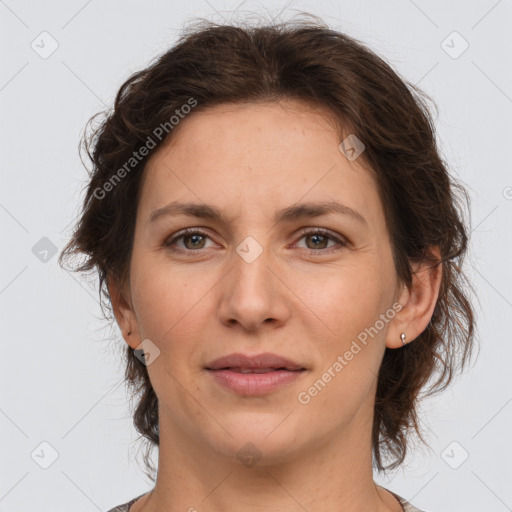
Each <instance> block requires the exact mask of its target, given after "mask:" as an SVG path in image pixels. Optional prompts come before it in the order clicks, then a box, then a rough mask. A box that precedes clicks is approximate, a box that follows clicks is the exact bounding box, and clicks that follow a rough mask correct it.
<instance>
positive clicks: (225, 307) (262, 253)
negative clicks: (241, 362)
mask: <svg viewBox="0 0 512 512" xmlns="http://www.w3.org/2000/svg"><path fill="white" fill-rule="evenodd" d="M259 238H260V239H264V240H262V241H261V243H260V241H258V240H257V239H256V237H255V236H247V237H245V238H244V239H243V240H242V241H241V242H240V243H239V244H238V246H236V247H235V250H234V252H233V255H232V263H231V264H232V268H231V271H230V272H229V273H228V275H227V276H226V278H227V283H226V284H225V285H224V287H223V288H222V298H221V304H220V307H219V314H220V316H221V321H223V322H229V323H232V322H233V320H236V321H237V322H238V323H240V324H243V325H244V326H245V327H246V328H248V329H256V328H257V326H258V325H260V324H261V323H262V322H265V320H267V319H269V318H271V319H274V320H282V319H283V315H284V314H285V309H284V304H283V301H282V294H281V293H280V292H279V286H280V285H279V280H276V277H275V276H274V273H273V272H272V271H271V270H270V268H269V267H272V257H271V250H270V248H269V244H268V237H267V238H265V237H264V235H263V234H262V235H261V237H259Z"/></svg>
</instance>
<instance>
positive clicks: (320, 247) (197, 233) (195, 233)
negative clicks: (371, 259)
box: [163, 228, 347, 253]
mask: <svg viewBox="0 0 512 512" xmlns="http://www.w3.org/2000/svg"><path fill="white" fill-rule="evenodd" d="M300 234H301V235H302V236H301V238H300V239H303V238H304V239H306V240H307V239H308V238H309V239H310V240H311V243H308V242H306V245H307V247H306V249H307V250H308V251H309V252H310V253H321V252H323V253H325V252H328V253H330V252H333V251H332V246H331V248H329V247H327V246H328V244H329V241H331V242H335V243H336V244H338V246H342V247H344V246H346V245H347V244H346V242H345V241H343V240H342V239H340V238H338V237H337V236H334V235H333V234H331V233H330V232H329V231H327V230H325V229H323V228H316V229H308V228H305V229H303V230H302V231H301V232H300ZM207 238H210V237H209V235H208V234H207V233H206V232H204V231H202V230H201V229H198V228H188V229H185V230H183V231H180V232H178V233H177V234H176V235H174V236H171V237H170V238H168V239H167V240H166V241H165V242H164V244H163V245H164V247H168V248H170V250H172V251H177V252H193V251H199V250H200V249H205V248H207V247H205V244H206V239H207ZM300 239H299V240H300ZM181 241H182V242H183V245H184V247H180V246H179V242H181ZM325 249H331V250H325ZM334 250H337V249H334Z"/></svg>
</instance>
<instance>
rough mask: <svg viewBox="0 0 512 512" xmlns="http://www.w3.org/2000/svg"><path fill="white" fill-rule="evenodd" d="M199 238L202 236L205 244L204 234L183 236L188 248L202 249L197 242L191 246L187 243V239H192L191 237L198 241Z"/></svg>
mask: <svg viewBox="0 0 512 512" xmlns="http://www.w3.org/2000/svg"><path fill="white" fill-rule="evenodd" d="M198 238H202V239H203V244H204V236H203V235H198V234H196V235H185V236H184V237H183V240H184V242H185V246H186V247H187V248H188V249H201V248H202V246H201V247H199V246H198V245H196V244H193V245H192V246H191V247H189V245H188V244H187V240H191V239H195V240H196V241H197V239H198Z"/></svg>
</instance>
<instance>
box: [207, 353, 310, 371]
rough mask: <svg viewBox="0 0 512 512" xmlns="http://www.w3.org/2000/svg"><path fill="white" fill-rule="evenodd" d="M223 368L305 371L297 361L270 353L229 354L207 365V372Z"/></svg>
mask: <svg viewBox="0 0 512 512" xmlns="http://www.w3.org/2000/svg"><path fill="white" fill-rule="evenodd" d="M223 368H248V369H259V368H276V369H277V368H285V369H286V370H305V368H304V367H303V366H301V365H300V364H298V363H296V362H295V361H292V360H291V359H288V358H286V357H282V356H279V355H277V354H272V353H270V352H265V353H263V354H256V355H245V354H241V353H236V354H229V355H227V356H223V357H219V358H218V359H215V360H214V361H211V362H210V363H208V364H207V365H206V369H207V370H220V369H223Z"/></svg>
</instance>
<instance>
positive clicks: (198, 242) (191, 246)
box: [164, 228, 210, 252]
mask: <svg viewBox="0 0 512 512" xmlns="http://www.w3.org/2000/svg"><path fill="white" fill-rule="evenodd" d="M206 238H210V237H209V236H208V234H207V233H205V232H204V231H201V230H200V229H197V228H189V229H185V230H183V231H180V232H179V233H177V234H176V235H175V236H174V237H171V238H169V239H167V240H166V241H165V243H164V246H165V247H169V248H171V250H175V251H182V252H190V251H195V250H198V249H204V243H205V239H206ZM181 239H183V242H184V245H185V248H182V247H178V245H177V242H178V241H180V240H181Z"/></svg>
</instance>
